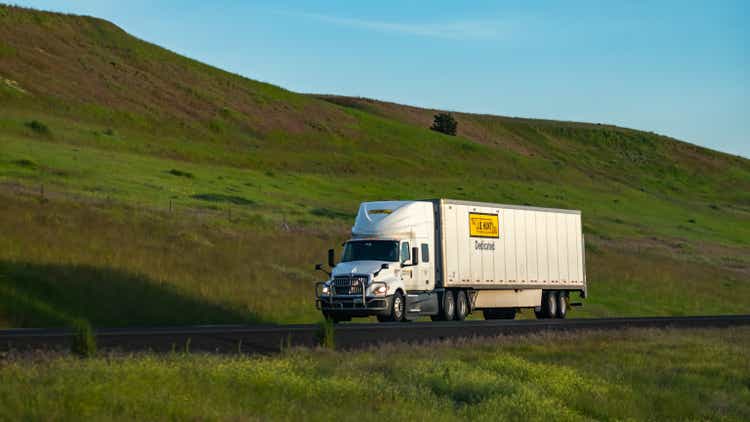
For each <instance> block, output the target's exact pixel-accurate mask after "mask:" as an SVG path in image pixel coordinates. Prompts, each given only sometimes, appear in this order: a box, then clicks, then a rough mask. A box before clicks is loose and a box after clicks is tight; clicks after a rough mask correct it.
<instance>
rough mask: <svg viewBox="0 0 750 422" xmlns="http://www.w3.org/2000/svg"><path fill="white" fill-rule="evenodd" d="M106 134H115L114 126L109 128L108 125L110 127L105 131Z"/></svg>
mask: <svg viewBox="0 0 750 422" xmlns="http://www.w3.org/2000/svg"><path fill="white" fill-rule="evenodd" d="M104 134H105V135H107V136H115V131H114V130H113V129H112V128H109V127H108V128H107V129H106V130H105V131H104Z"/></svg>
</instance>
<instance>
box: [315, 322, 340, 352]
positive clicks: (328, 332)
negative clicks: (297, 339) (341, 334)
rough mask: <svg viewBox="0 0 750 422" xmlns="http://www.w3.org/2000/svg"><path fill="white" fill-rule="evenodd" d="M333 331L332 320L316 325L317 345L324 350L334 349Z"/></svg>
mask: <svg viewBox="0 0 750 422" xmlns="http://www.w3.org/2000/svg"><path fill="white" fill-rule="evenodd" d="M334 335H335V330H334V328H333V320H331V319H324V320H323V321H321V322H320V323H318V332H317V337H318V343H319V344H320V346H321V347H323V348H325V349H334V348H335V347H336V341H335V339H334Z"/></svg>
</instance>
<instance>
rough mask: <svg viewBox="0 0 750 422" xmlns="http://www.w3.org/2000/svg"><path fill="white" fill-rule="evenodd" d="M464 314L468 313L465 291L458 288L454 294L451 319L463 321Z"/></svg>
mask: <svg viewBox="0 0 750 422" xmlns="http://www.w3.org/2000/svg"><path fill="white" fill-rule="evenodd" d="M466 315H469V302H468V301H467V300H466V292H465V291H463V290H459V291H458V294H457V295H456V312H455V315H454V316H453V319H455V320H456V321H463V320H465V319H466Z"/></svg>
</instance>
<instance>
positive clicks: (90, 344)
mask: <svg viewBox="0 0 750 422" xmlns="http://www.w3.org/2000/svg"><path fill="white" fill-rule="evenodd" d="M72 325H73V327H72V328H73V341H72V342H71V345H70V350H71V352H73V353H74V354H76V355H78V356H81V357H84V358H89V357H93V356H94V355H95V354H96V339H95V338H94V330H93V329H92V328H91V324H89V323H88V321H86V320H83V319H76V320H74V321H73V324H72Z"/></svg>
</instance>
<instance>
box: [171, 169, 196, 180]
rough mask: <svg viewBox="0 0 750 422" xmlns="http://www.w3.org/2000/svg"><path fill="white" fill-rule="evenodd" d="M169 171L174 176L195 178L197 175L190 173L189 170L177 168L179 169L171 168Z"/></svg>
mask: <svg viewBox="0 0 750 422" xmlns="http://www.w3.org/2000/svg"><path fill="white" fill-rule="evenodd" d="M167 173H169V174H171V175H173V176H178V177H187V178H188V179H194V178H195V176H194V175H193V173H190V172H188V171H182V170H177V169H172V170H169V171H168V172H167Z"/></svg>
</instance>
